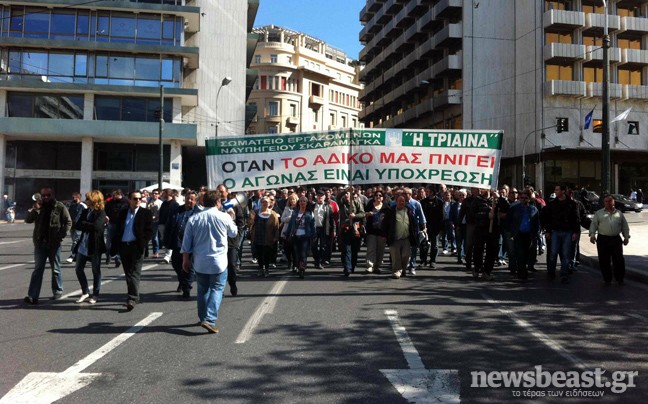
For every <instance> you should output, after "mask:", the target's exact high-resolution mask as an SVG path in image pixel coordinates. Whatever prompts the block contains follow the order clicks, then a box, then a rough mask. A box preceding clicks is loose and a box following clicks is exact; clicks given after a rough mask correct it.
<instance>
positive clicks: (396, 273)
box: [392, 271, 402, 279]
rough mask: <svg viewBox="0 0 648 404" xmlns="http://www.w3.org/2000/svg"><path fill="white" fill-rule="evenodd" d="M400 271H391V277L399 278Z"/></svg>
mask: <svg viewBox="0 0 648 404" xmlns="http://www.w3.org/2000/svg"><path fill="white" fill-rule="evenodd" d="M401 273H402V271H396V272H393V273H392V278H394V279H400V277H401Z"/></svg>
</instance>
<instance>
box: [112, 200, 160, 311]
mask: <svg viewBox="0 0 648 404" xmlns="http://www.w3.org/2000/svg"><path fill="white" fill-rule="evenodd" d="M141 200H142V194H141V193H140V192H139V191H133V192H131V193H130V194H129V195H128V205H129V208H128V209H126V210H124V211H122V213H121V215H120V216H119V218H118V219H117V223H116V230H115V235H114V238H113V240H112V246H111V248H112V253H113V254H116V253H117V252H119V255H120V256H121V259H122V263H123V265H124V275H126V285H127V287H128V300H127V302H126V307H127V309H128V311H131V310H133V308H135V305H136V304H137V303H139V302H140V295H139V283H140V278H141V276H142V262H143V261H144V252H145V251H146V244H147V243H148V241H149V240H150V239H151V236H152V235H153V215H152V214H151V211H150V210H148V209H146V208H142V207H140V202H141Z"/></svg>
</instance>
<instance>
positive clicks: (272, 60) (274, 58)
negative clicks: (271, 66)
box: [270, 54, 277, 63]
mask: <svg viewBox="0 0 648 404" xmlns="http://www.w3.org/2000/svg"><path fill="white" fill-rule="evenodd" d="M270 63H277V55H274V54H273V55H270Z"/></svg>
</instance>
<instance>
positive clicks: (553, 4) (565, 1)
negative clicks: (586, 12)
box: [545, 0, 571, 11]
mask: <svg viewBox="0 0 648 404" xmlns="http://www.w3.org/2000/svg"><path fill="white" fill-rule="evenodd" d="M545 10H547V11H548V10H571V0H553V1H549V0H547V1H545Z"/></svg>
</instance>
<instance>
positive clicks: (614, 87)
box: [587, 83, 623, 100]
mask: <svg viewBox="0 0 648 404" xmlns="http://www.w3.org/2000/svg"><path fill="white" fill-rule="evenodd" d="M622 87H623V86H622V85H621V84H615V83H610V87H609V89H610V99H613V100H618V99H620V98H621V97H622V95H623V91H622ZM587 96H588V97H593V98H601V97H603V83H587Z"/></svg>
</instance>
